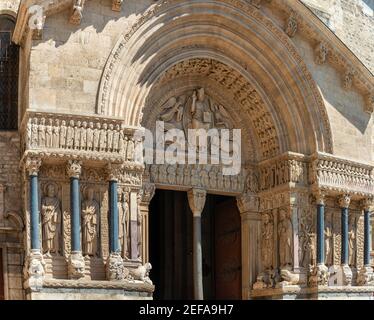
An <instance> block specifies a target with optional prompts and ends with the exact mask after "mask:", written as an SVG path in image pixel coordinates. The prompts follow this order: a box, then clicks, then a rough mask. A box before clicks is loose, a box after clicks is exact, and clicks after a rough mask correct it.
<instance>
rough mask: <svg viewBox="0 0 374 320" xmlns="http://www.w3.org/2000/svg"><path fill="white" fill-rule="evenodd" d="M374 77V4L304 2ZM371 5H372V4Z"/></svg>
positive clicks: (346, 0)
mask: <svg viewBox="0 0 374 320" xmlns="http://www.w3.org/2000/svg"><path fill="white" fill-rule="evenodd" d="M302 2H304V3H305V4H306V5H308V6H309V7H310V8H311V9H312V10H313V12H314V13H315V14H317V15H318V16H319V17H320V18H321V20H322V21H323V22H324V23H325V24H327V25H328V26H329V28H330V29H331V30H332V31H333V32H334V33H335V34H336V35H337V36H338V37H339V38H340V39H341V40H342V41H343V42H344V43H345V44H346V45H347V46H348V47H349V49H351V50H352V51H353V52H354V53H355V54H356V55H357V57H358V58H359V59H360V60H361V61H362V62H363V63H364V64H365V65H366V66H367V67H368V68H369V69H370V70H371V72H372V73H374V58H373V56H374V37H373V32H374V14H373V10H374V2H373V1H371V0H302ZM370 3H371V4H370Z"/></svg>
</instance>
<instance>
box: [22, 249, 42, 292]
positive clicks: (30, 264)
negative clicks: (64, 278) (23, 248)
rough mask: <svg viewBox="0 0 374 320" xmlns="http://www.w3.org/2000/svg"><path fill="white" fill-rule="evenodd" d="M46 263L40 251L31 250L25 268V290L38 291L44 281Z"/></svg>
mask: <svg viewBox="0 0 374 320" xmlns="http://www.w3.org/2000/svg"><path fill="white" fill-rule="evenodd" d="M44 267H45V262H44V259H43V255H42V254H41V252H40V251H39V250H31V252H30V255H28V256H27V258H26V261H25V267H24V277H25V279H26V280H25V283H24V287H25V289H28V288H30V289H32V290H38V289H39V288H40V287H41V286H42V284H43V280H44V273H45V270H44Z"/></svg>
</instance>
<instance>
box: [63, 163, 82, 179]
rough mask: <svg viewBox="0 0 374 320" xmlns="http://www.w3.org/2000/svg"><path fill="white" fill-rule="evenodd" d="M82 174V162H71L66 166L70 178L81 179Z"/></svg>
mask: <svg viewBox="0 0 374 320" xmlns="http://www.w3.org/2000/svg"><path fill="white" fill-rule="evenodd" d="M81 172H82V161H79V160H69V161H68V163H67V165H66V173H67V175H68V177H70V178H79V177H80V175H81Z"/></svg>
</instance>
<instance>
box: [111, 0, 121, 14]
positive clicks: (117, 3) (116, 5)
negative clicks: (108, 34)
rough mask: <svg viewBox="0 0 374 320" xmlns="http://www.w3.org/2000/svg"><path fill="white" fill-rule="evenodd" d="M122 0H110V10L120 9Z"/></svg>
mask: <svg viewBox="0 0 374 320" xmlns="http://www.w3.org/2000/svg"><path fill="white" fill-rule="evenodd" d="M122 2H123V0H112V10H113V11H117V12H119V11H121V6H122Z"/></svg>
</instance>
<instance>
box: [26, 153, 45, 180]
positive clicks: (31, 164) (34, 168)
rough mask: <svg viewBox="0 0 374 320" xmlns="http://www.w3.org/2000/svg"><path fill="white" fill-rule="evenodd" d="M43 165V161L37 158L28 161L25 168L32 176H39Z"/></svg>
mask: <svg viewBox="0 0 374 320" xmlns="http://www.w3.org/2000/svg"><path fill="white" fill-rule="evenodd" d="M41 165H42V160H41V159H40V158H37V157H32V158H31V157H30V158H27V159H26V163H25V168H26V171H27V172H28V174H29V175H30V176H37V175H38V173H39V169H40V167H41Z"/></svg>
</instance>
